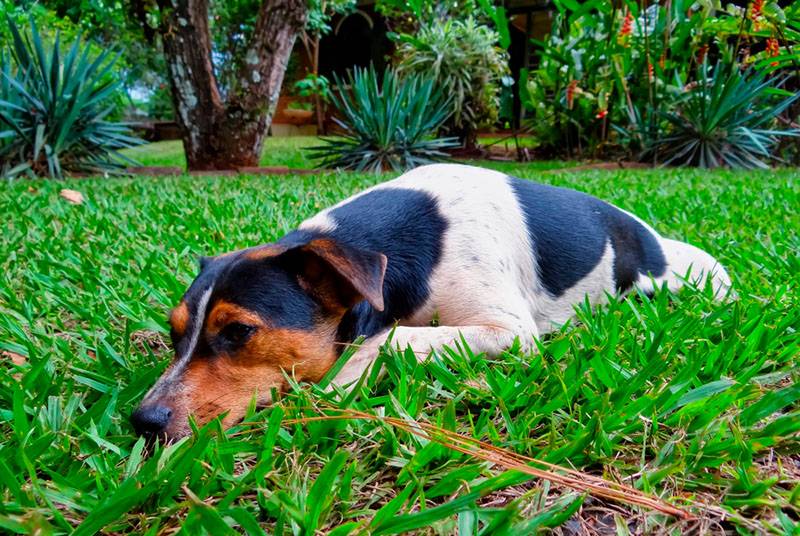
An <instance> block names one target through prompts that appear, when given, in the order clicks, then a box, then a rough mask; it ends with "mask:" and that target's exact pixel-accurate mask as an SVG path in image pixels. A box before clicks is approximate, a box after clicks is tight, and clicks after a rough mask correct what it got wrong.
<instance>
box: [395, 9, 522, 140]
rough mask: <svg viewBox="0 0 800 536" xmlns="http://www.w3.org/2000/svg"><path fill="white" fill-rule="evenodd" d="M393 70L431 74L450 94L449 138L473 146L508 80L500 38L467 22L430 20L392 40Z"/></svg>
mask: <svg viewBox="0 0 800 536" xmlns="http://www.w3.org/2000/svg"><path fill="white" fill-rule="evenodd" d="M397 39H398V40H399V46H398V49H397V58H398V65H397V66H398V69H399V70H400V71H401V72H404V73H413V74H419V75H424V76H432V77H433V78H434V79H435V80H436V82H437V84H438V85H439V86H440V87H441V88H442V90H443V91H444V92H445V93H446V94H447V95H451V96H452V106H453V115H452V117H451V119H450V121H448V123H447V131H448V133H449V134H452V135H457V136H458V137H459V139H461V141H462V142H463V143H464V144H465V145H466V146H467V147H472V146H474V145H475V141H476V136H477V132H478V129H480V128H483V127H487V126H491V125H493V124H494V123H495V122H496V121H497V118H498V112H499V109H500V90H501V85H502V84H503V83H504V82H508V81H510V79H509V78H508V72H509V71H508V55H507V54H506V52H505V51H504V50H503V49H502V48H500V47H499V46H498V41H499V40H500V35H499V34H498V33H497V32H495V31H494V30H493V29H491V28H490V27H488V26H486V25H483V24H479V23H478V22H476V21H475V19H473V18H468V19H466V20H464V21H459V20H453V19H449V20H434V21H433V22H430V23H427V24H423V25H422V26H421V27H420V29H419V30H418V31H417V33H416V34H415V35H408V34H403V35H400V36H398V37H397Z"/></svg>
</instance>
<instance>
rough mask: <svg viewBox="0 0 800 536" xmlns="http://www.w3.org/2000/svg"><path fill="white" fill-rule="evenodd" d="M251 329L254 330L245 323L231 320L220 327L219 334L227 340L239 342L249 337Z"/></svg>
mask: <svg viewBox="0 0 800 536" xmlns="http://www.w3.org/2000/svg"><path fill="white" fill-rule="evenodd" d="M253 331H255V328H254V327H253V326H248V325H247V324H242V323H241V322H231V323H230V324H228V325H227V326H225V327H224V328H222V331H220V332H219V335H220V337H222V338H223V339H225V340H226V341H227V342H230V343H233V344H241V343H243V342H245V341H246V340H247V339H248V338H250V335H252V334H253Z"/></svg>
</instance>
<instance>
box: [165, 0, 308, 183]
mask: <svg viewBox="0 0 800 536" xmlns="http://www.w3.org/2000/svg"><path fill="white" fill-rule="evenodd" d="M159 8H160V11H161V16H162V18H161V20H162V26H161V28H160V33H161V35H162V40H163V44H164V55H165V56H166V58H167V64H168V67H169V75H170V83H171V86H172V100H173V104H174V106H175V111H176V117H177V121H178V125H179V126H180V129H181V135H182V139H183V146H184V150H185V152H186V163H187V166H188V168H189V169H190V170H214V169H235V168H238V167H244V166H257V165H258V162H259V159H260V157H261V147H262V145H263V141H264V137H265V136H266V134H267V131H268V129H269V126H270V124H271V122H272V116H273V115H274V113H275V106H276V105H277V103H278V96H279V94H280V90H281V85H282V84H283V75H284V72H285V71H286V64H287V63H288V61H289V55H290V54H291V52H292V47H293V46H294V41H295V38H296V37H297V34H298V32H299V31H300V30H302V28H303V25H304V23H305V16H306V1H305V0H263V1H262V2H261V6H260V8H259V13H258V17H257V19H256V24H255V28H254V31H253V35H252V37H251V38H250V42H249V43H248V44H247V47H246V48H245V50H246V52H245V57H244V58H241V61H240V62H239V63H240V65H241V67H240V69H239V72H238V75H237V77H236V83H235V84H234V87H232V88H230V89H229V91H228V95H227V98H226V99H225V100H223V99H222V97H221V95H220V91H219V88H218V85H217V80H216V77H215V76H214V68H213V65H212V62H211V58H212V55H211V52H212V45H211V35H210V31H209V26H208V0H159Z"/></svg>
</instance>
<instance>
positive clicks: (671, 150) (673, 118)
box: [646, 61, 800, 169]
mask: <svg viewBox="0 0 800 536" xmlns="http://www.w3.org/2000/svg"><path fill="white" fill-rule="evenodd" d="M710 71H711V73H710V75H709V69H708V68H706V67H705V66H704V67H702V68H701V74H700V77H699V81H698V82H697V83H696V84H694V85H693V87H692V88H690V89H689V90H688V91H687V92H686V93H685V94H684V95H682V96H681V97H679V98H678V100H677V102H676V103H675V105H674V107H673V108H672V109H671V110H663V111H661V112H659V115H660V116H661V117H662V118H663V119H664V120H665V121H666V123H667V124H666V125H665V126H666V132H667V134H666V135H665V136H660V137H657V138H656V139H654V140H652V141H651V142H650V143H649V144H648V146H647V150H646V152H647V153H648V154H650V155H652V154H653V153H655V154H656V156H657V157H658V160H662V161H664V163H665V164H668V165H670V164H674V165H693V166H700V167H703V168H715V167H730V168H744V169H752V168H766V167H768V165H767V162H769V161H771V160H774V159H775V156H774V154H773V148H774V147H775V145H776V144H777V143H778V141H779V138H781V137H783V136H798V135H800V131H799V130H796V129H795V130H777V129H775V128H772V123H774V121H775V118H776V117H777V116H778V115H779V114H781V113H782V112H783V111H784V110H786V109H787V108H788V107H789V106H790V105H791V104H792V103H793V102H794V101H795V99H797V98H798V95H797V94H795V95H791V94H784V92H780V91H778V90H777V89H776V86H777V85H780V84H776V83H775V81H774V80H772V79H769V78H767V75H766V74H765V73H764V72H761V71H754V70H749V71H744V72H742V71H740V70H739V69H738V68H732V67H731V66H730V64H729V63H726V62H723V61H720V62H719V63H717V65H716V66H715V67H714V68H713V69H711V70H710Z"/></svg>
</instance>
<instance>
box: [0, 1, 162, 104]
mask: <svg viewBox="0 0 800 536" xmlns="http://www.w3.org/2000/svg"><path fill="white" fill-rule="evenodd" d="M4 10H5V13H6V15H8V16H10V17H11V18H12V19H13V20H14V22H15V23H16V24H17V25H18V26H23V25H26V24H27V23H28V20H29V19H30V18H33V19H34V20H35V22H36V25H37V27H38V28H39V31H40V33H41V34H42V36H43V38H44V39H46V40H51V39H52V38H53V37H54V36H55V32H56V31H58V32H60V33H61V39H62V41H63V42H72V41H74V40H75V39H76V38H77V37H78V36H79V35H81V36H83V37H84V38H86V40H87V46H89V47H91V50H92V52H93V53H95V54H99V53H100V52H102V51H103V50H106V49H108V48H114V49H115V50H118V51H119V52H120V55H119V58H118V60H117V63H116V67H115V71H116V74H117V76H118V77H119V78H120V79H121V81H122V83H121V85H120V90H119V91H118V92H117V95H116V96H115V101H114V104H115V110H114V111H113V112H112V113H111V117H113V118H121V117H123V116H125V115H128V114H130V113H131V112H132V110H131V108H132V107H134V106H137V105H139V104H140V103H136V102H132V99H131V97H133V96H137V97H140V95H142V94H145V95H149V92H150V91H151V90H153V89H155V88H157V87H158V86H159V85H160V84H162V83H164V82H165V81H166V78H165V75H166V65H165V63H164V59H163V56H162V54H161V52H160V50H159V47H158V46H157V43H156V42H155V40H154V38H153V34H152V32H151V28H150V27H149V26H144V27H143V26H142V25H141V24H140V21H139V20H138V17H137V14H136V13H135V8H134V6H133V5H132V3H130V2H120V1H106V0H80V1H76V0H13V1H12V0H0V14H2V12H3V11H4ZM3 23H5V20H3ZM10 39H11V35H10V33H9V32H8V30H7V28H6V27H5V24H1V25H0V42H3V43H5V42H9V41H10ZM143 107H144V108H146V107H147V105H146V103H144V104H143Z"/></svg>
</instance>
